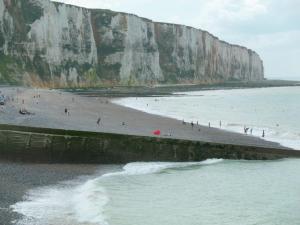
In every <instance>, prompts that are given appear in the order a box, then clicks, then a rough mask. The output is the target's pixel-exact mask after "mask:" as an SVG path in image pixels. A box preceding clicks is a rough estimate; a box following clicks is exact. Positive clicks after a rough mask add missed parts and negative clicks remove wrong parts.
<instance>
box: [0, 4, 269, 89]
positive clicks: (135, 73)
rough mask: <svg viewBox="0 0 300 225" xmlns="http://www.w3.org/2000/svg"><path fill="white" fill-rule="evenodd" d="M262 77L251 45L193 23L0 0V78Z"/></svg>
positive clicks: (60, 82) (36, 81) (91, 82)
mask: <svg viewBox="0 0 300 225" xmlns="http://www.w3.org/2000/svg"><path fill="white" fill-rule="evenodd" d="M263 78H264V69H263V62H262V60H261V59H260V57H259V55H258V54H257V53H255V52H254V51H252V50H250V49H247V48H245V47H241V46H237V45H231V44H229V43H226V42H224V41H220V40H219V39H218V38H217V37H215V36H213V35H212V34H210V33H208V32H206V31H203V30H200V29H195V28H192V27H187V26H183V25H176V24H167V23H156V22H153V21H151V20H148V19H145V18H141V17H138V16H136V15H132V14H127V13H119V12H113V11H110V10H101V9H85V8H80V7H76V6H71V5H66V4H62V3H56V2H51V1H49V0H0V83H5V82H6V83H23V84H28V85H32V86H51V87H72V86H77V87H80V86H99V85H105V84H122V85H144V84H157V83H164V84H171V83H197V84H198V83H204V84H207V83H218V82H225V81H228V80H235V81H239V80H240V81H260V80H263Z"/></svg>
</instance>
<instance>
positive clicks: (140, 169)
mask: <svg viewBox="0 0 300 225" xmlns="http://www.w3.org/2000/svg"><path fill="white" fill-rule="evenodd" d="M222 161H223V159H207V160H205V161H201V162H176V163H173V162H170V163H168V162H136V163H129V164H127V165H125V166H124V167H123V171H121V172H116V173H108V174H105V175H103V177H109V176H119V175H144V174H152V173H159V172H161V171H163V170H166V169H172V168H183V167H189V166H197V165H199V166H200V165H210V164H215V163H220V162H222Z"/></svg>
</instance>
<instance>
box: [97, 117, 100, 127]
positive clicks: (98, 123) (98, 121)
mask: <svg viewBox="0 0 300 225" xmlns="http://www.w3.org/2000/svg"><path fill="white" fill-rule="evenodd" d="M100 122H101V118H100V117H99V118H98V120H97V125H98V126H100Z"/></svg>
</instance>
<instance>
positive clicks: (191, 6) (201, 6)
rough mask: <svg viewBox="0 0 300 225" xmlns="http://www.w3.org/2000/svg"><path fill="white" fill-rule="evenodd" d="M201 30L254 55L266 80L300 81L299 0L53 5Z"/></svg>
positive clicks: (100, 0)
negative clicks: (123, 14)
mask: <svg viewBox="0 0 300 225" xmlns="http://www.w3.org/2000/svg"><path fill="white" fill-rule="evenodd" d="M57 1H60V2H65V3H68V4H74V5H79V6H84V7H88V8H106V9H111V10H116V11H122V12H129V13H134V14H137V15H139V16H142V17H146V18H149V19H152V20H155V21H162V22H171V23H178V24H184V25H189V26H193V27H196V28H200V29H204V30H207V31H209V32H211V33H212V34H214V35H216V36H218V37H219V38H220V39H223V40H225V41H228V42H230V43H234V44H239V45H244V46H246V47H248V48H251V49H253V50H255V51H256V52H258V53H259V54H260V56H261V57H262V59H263V60H264V65H265V75H266V77H267V78H286V79H294V78H297V79H298V80H300V72H299V71H300V0H283V1H282V0H57Z"/></svg>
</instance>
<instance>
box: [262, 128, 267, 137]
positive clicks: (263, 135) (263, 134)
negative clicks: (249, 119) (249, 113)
mask: <svg viewBox="0 0 300 225" xmlns="http://www.w3.org/2000/svg"><path fill="white" fill-rule="evenodd" d="M265 136H266V134H265V130H263V133H262V137H263V138H264V137H265Z"/></svg>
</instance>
